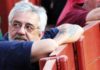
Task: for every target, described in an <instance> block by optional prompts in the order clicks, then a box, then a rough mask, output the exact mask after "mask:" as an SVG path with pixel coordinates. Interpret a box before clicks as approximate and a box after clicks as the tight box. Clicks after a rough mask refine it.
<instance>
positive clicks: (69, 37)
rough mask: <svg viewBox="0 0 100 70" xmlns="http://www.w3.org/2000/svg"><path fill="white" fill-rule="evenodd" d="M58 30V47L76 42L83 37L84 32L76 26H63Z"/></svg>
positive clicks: (56, 39) (56, 38)
mask: <svg viewBox="0 0 100 70" xmlns="http://www.w3.org/2000/svg"><path fill="white" fill-rule="evenodd" d="M57 28H58V29H59V32H58V33H57V35H56V37H55V38H54V40H55V41H56V42H57V43H58V45H61V44H64V43H68V42H75V41H77V40H78V39H79V38H80V37H81V36H82V34H83V32H84V29H83V28H82V27H80V26H79V25H74V24H63V25H60V26H58V27H57Z"/></svg>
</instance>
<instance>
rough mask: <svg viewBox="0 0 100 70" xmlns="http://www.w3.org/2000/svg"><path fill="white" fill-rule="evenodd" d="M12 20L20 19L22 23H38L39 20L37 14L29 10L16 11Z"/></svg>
mask: <svg viewBox="0 0 100 70" xmlns="http://www.w3.org/2000/svg"><path fill="white" fill-rule="evenodd" d="M13 20H17V21H21V22H24V23H30V24H32V25H38V24H39V22H40V18H39V16H38V14H37V13H35V12H30V11H26V12H22V11H17V12H16V13H15V15H14V17H13Z"/></svg>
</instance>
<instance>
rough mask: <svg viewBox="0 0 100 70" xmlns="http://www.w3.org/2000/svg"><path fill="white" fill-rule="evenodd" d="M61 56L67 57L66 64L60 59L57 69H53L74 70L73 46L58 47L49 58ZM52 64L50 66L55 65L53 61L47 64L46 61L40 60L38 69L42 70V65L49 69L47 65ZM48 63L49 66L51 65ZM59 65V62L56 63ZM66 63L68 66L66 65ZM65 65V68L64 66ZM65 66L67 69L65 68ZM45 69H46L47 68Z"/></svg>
mask: <svg viewBox="0 0 100 70" xmlns="http://www.w3.org/2000/svg"><path fill="white" fill-rule="evenodd" d="M61 55H65V56H68V61H67V62H66V61H65V62H63V61H62V59H61V62H60V64H61V65H59V66H58V65H57V67H56V66H55V69H54V70H56V68H57V70H58V69H59V70H75V61H74V52H73V45H72V44H68V45H63V46H60V47H59V48H57V49H56V50H55V51H53V52H52V53H51V54H50V56H49V57H50V58H51V57H59V56H61ZM50 62H51V63H52V65H55V62H54V60H53V61H50V60H49V61H48V62H47V59H45V60H43V59H42V60H40V69H41V70H42V69H43V68H44V65H45V64H46V65H45V66H47V67H49V63H50ZM51 63H50V64H51ZM58 63H59V62H58ZM66 63H67V64H68V65H66ZM64 65H65V66H64ZM66 66H67V68H66ZM47 67H46V68H47Z"/></svg>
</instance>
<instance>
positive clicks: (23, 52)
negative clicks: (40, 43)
mask: <svg viewBox="0 0 100 70" xmlns="http://www.w3.org/2000/svg"><path fill="white" fill-rule="evenodd" d="M32 43H33V42H18V41H13V42H12V41H11V42H10V41H0V65H2V66H9V65H10V66H23V65H25V64H26V65H28V64H29V63H30V53H31V46H32Z"/></svg>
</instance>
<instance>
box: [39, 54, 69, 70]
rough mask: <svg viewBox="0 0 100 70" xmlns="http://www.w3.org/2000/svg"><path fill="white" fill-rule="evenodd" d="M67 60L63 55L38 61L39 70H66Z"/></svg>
mask: <svg viewBox="0 0 100 70" xmlns="http://www.w3.org/2000/svg"><path fill="white" fill-rule="evenodd" d="M67 62H68V58H67V56H65V55H61V56H55V57H46V58H42V59H40V70H68V63H67Z"/></svg>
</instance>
